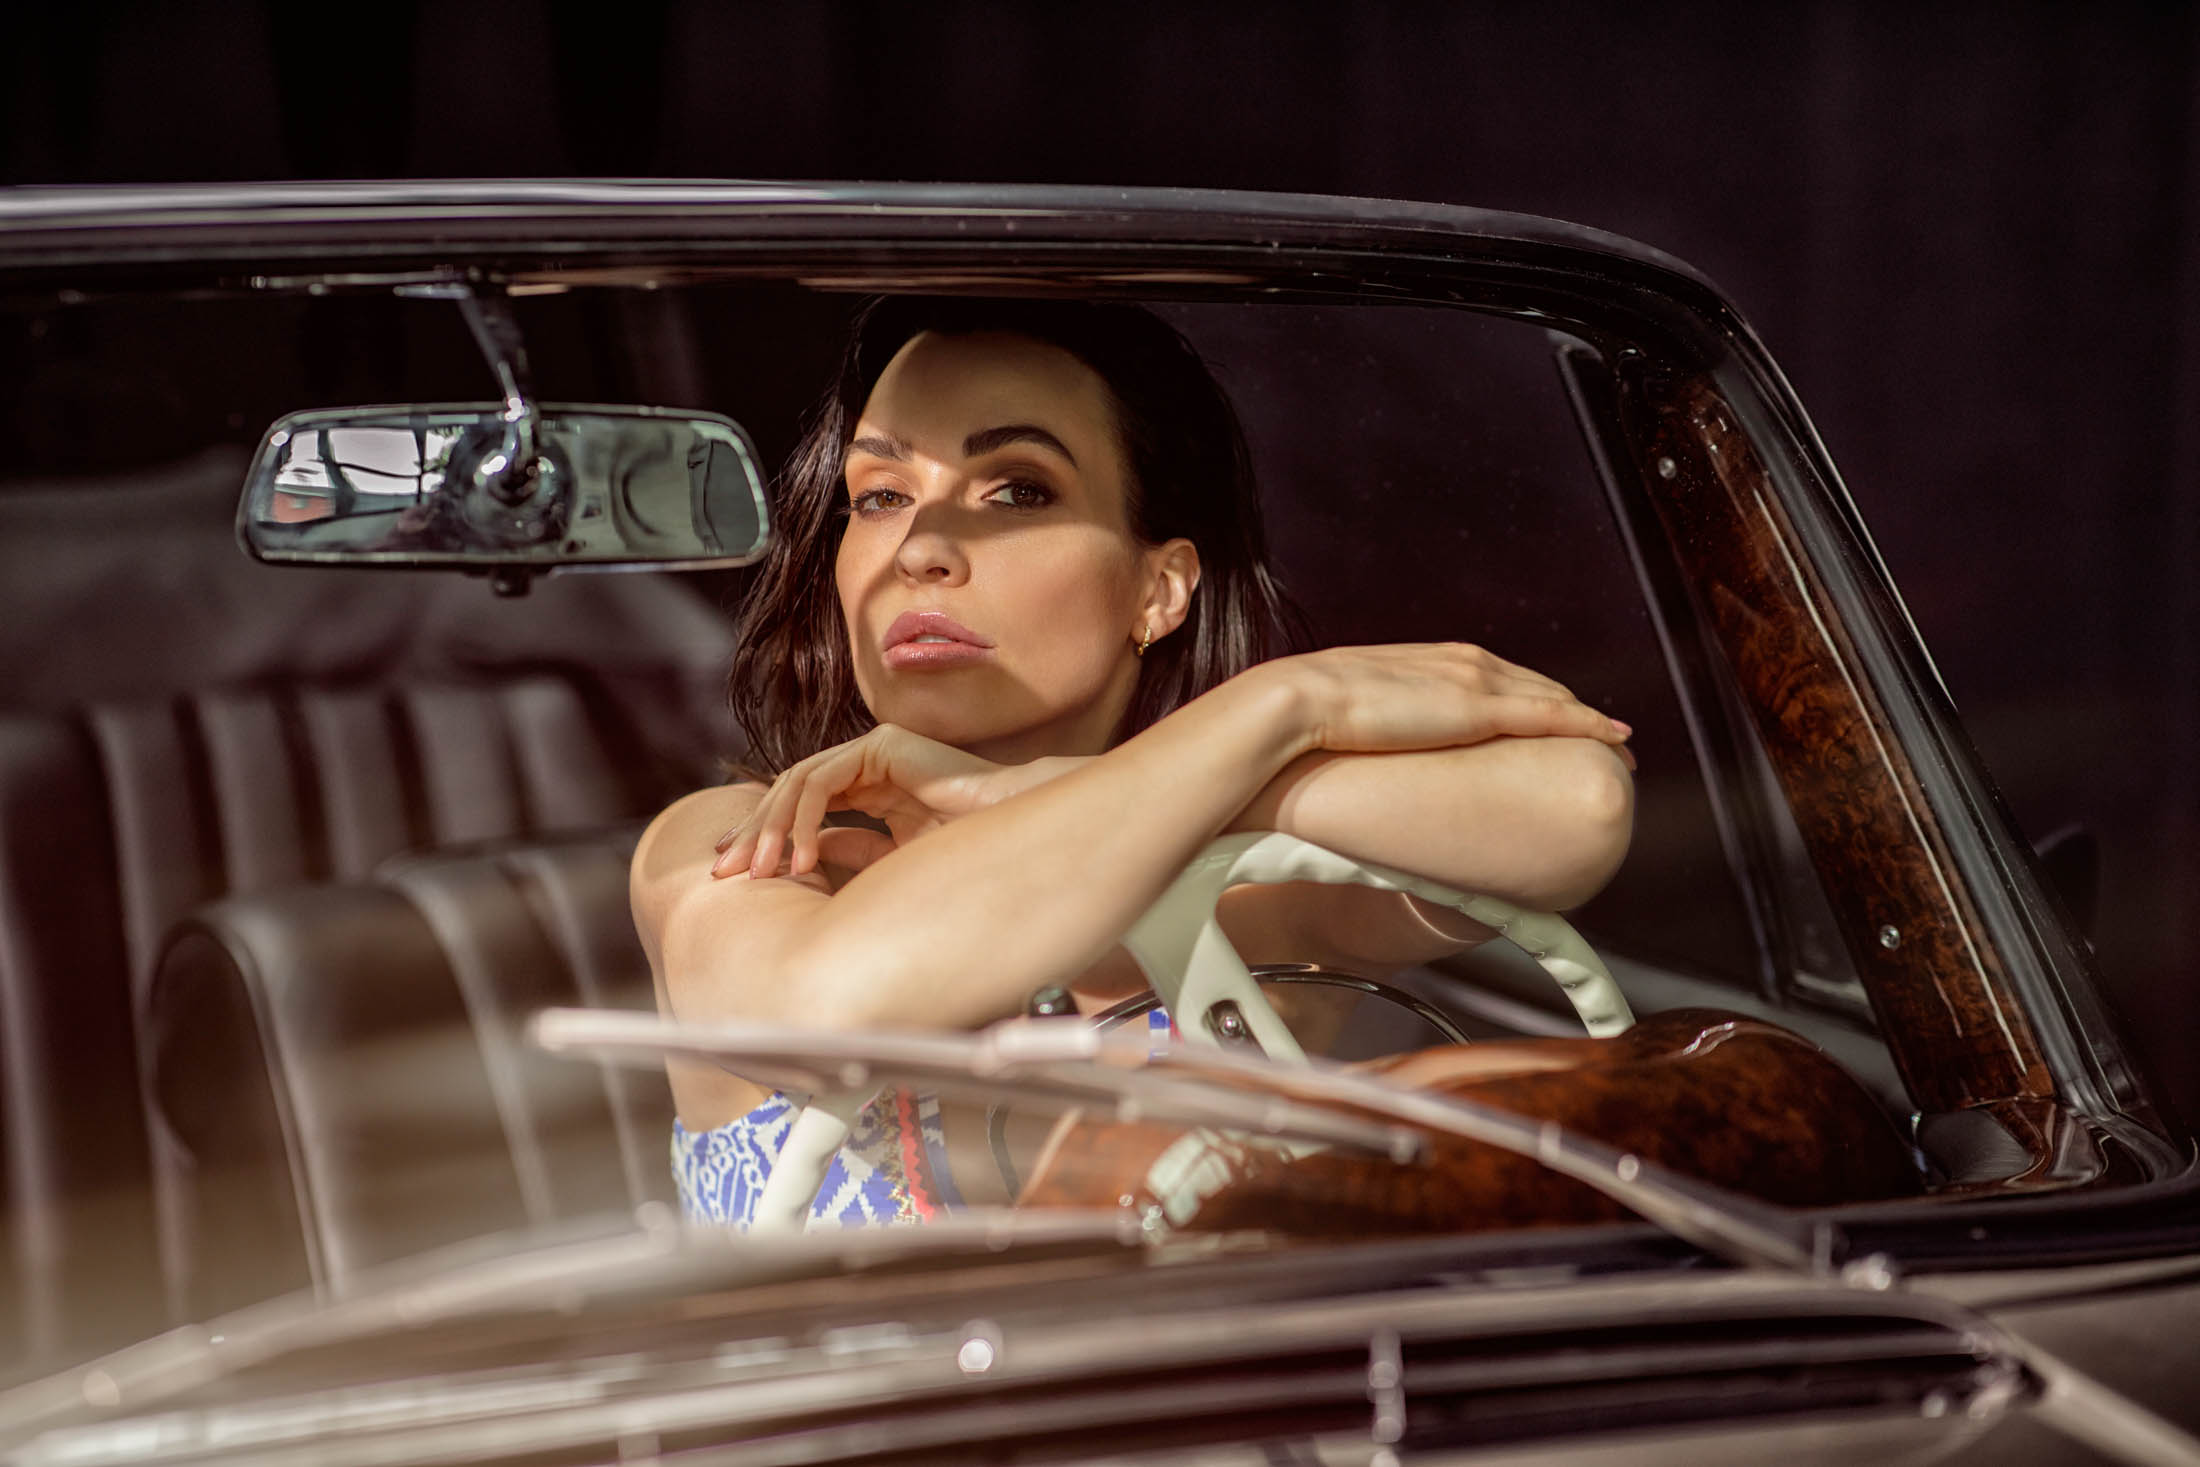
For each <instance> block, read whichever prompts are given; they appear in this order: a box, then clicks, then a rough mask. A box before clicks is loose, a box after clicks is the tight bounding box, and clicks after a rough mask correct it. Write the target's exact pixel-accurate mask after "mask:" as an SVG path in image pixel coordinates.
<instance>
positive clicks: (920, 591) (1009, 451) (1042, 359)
mask: <svg viewBox="0 0 2200 1467" xmlns="http://www.w3.org/2000/svg"><path fill="white" fill-rule="evenodd" d="M1127 488H1128V484H1127V472H1126V469H1125V465H1124V462H1123V454H1122V450H1121V448H1120V447H1119V445H1118V443H1117V437H1116V430H1115V418H1114V410H1113V407H1112V404H1111V402H1110V399H1109V395H1108V391H1107V388H1106V386H1105V384H1103V383H1102V382H1101V380H1100V378H1099V376H1098V375H1097V374H1095V373H1094V372H1093V371H1092V369H1091V368H1089V367H1087V366H1085V365H1084V364H1083V363H1082V362H1080V361H1078V360H1077V359H1076V358H1075V357H1073V356H1071V355H1070V354H1069V353H1067V352H1065V351H1063V350H1061V349H1060V348H1058V347H1053V346H1048V345H1046V344H1044V343H1041V342H1038V341H1034V340H1031V339H1029V338H1026V337H1021V336H1013V335H1005V334H995V333H979V334H971V335H955V336H945V335H939V334H935V333H931V332H927V333H924V334H921V335H919V336H916V337H914V338H912V339H911V340H910V342H909V343H908V344H907V345H906V346H904V347H903V348H902V349H901V351H900V352H899V353H898V354H896V356H895V357H894V359H893V360H892V361H891V362H890V363H888V364H887V367H886V370H885V372H884V373H882V374H881V375H880V377H879V380H878V385H877V386H876V387H875V388H873V389H872V392H871V398H870V401H869V402H868V403H866V404H865V405H864V408H863V414H862V417H861V418H860V419H859V421H858V422H857V424H856V429H855V433H854V435H853V437H852V439H851V440H850V443H849V446H848V454H847V483H846V490H847V495H848V500H849V508H848V518H847V523H846V528H845V530H844V532H843V534H842V536H841V541H840V552H839V557H838V560H837V562H836V566H835V580H836V582H837V585H838V588H839V592H840V607H841V612H842V615H843V616H844V618H845V619H846V621H847V626H848V640H849V645H850V650H851V652H852V654H853V661H854V665H855V676H856V687H857V689H858V690H859V691H860V692H861V693H862V695H863V701H864V703H865V704H866V705H868V706H869V708H870V710H871V714H872V716H873V717H875V718H876V719H878V720H879V721H880V722H881V723H897V724H900V725H902V726H903V727H905V728H909V729H912V730H914V731H915V732H917V733H921V734H924V735H926V736H928V737H930V738H935V739H939V740H941V741H942V742H944V743H950V744H954V745H956V746H957V747H960V748H964V749H968V750H970V751H971V752H973V753H978V754H982V755H984V756H986V757H988V758H992V759H997V760H1000V761H1002V762H1015V763H1020V762H1022V761H1024V760H1027V759H1032V758H1037V757H1039V756H1041V755H1045V754H1068V753H1097V752H1099V751H1100V750H1101V749H1103V748H1105V747H1106V744H1107V739H1108V735H1109V734H1110V733H1111V732H1112V731H1113V730H1114V728H1115V725H1116V723H1117V722H1118V721H1119V720H1120V718H1121V717H1122V714H1123V710H1124V709H1125V708H1126V707H1127V706H1128V705H1129V701H1130V696H1131V692H1132V690H1133V688H1134V686H1135V684H1136V681H1137V670H1138V663H1137V660H1136V657H1135V656H1134V648H1135V646H1136V643H1137V639H1138V636H1139V632H1140V627H1141V622H1142V621H1150V622H1154V623H1155V625H1154V626H1153V633H1154V635H1155V636H1156V637H1159V636H1161V635H1164V634H1165V633H1166V632H1167V631H1169V630H1172V629H1173V628H1174V626H1175V624H1176V621H1177V620H1179V619H1180V618H1181V611H1180V610H1177V611H1174V613H1173V614H1171V607H1170V604H1169V603H1170V602H1171V600H1172V598H1171V597H1170V596H1169V595H1168V587H1167V586H1166V585H1165V584H1163V583H1164V582H1165V580H1166V578H1167V574H1168V573H1169V567H1170V565H1171V564H1172V563H1174V564H1177V565H1179V566H1181V565H1182V564H1184V563H1186V562H1187V561H1188V563H1189V564H1190V566H1191V576H1192V578H1193V579H1194V580H1196V577H1197V561H1196V559H1195V558H1191V553H1190V547H1189V545H1188V544H1186V543H1185V542H1183V541H1173V542H1171V543H1170V545H1168V546H1160V547H1152V546H1145V545H1141V544H1140V543H1139V541H1138V539H1137V537H1136V536H1135V535H1134V534H1133V533H1132V532H1131V526H1130V518H1129V506H1128V499H1127ZM1171 557H1174V560H1173V562H1172V559H1171ZM1187 589H1188V588H1187ZM1157 591H1158V592H1159V597H1158V600H1157ZM1157 608H1158V611H1159V613H1160V614H1159V615H1157V614H1156V611H1157ZM1164 622H1165V623H1166V624H1165V625H1164V624H1161V623H1164Z"/></svg>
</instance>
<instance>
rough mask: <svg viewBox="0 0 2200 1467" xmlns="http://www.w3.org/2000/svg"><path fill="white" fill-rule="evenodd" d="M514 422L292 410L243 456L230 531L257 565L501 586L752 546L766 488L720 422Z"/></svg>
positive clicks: (490, 416)
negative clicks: (361, 569) (414, 572)
mask: <svg viewBox="0 0 2200 1467" xmlns="http://www.w3.org/2000/svg"><path fill="white" fill-rule="evenodd" d="M528 417H529V421H528V422H527V423H526V424H525V425H524V429H525V431H523V432H519V433H515V423H514V421H513V419H512V418H511V417H510V416H508V415H507V412H506V410H505V408H504V407H503V406H501V405H499V404H492V403H441V404H434V405H415V406H406V407H378V408H343V409H337V410H333V411H325V412H309V413H293V414H291V415H290V416H289V417H286V418H284V419H283V420H282V421H280V422H278V423H277V424H276V425H275V426H274V427H273V428H272V429H270V430H269V431H268V435H267V438H266V440H265V442H264V443H263V444H262V445H261V448H260V452H259V456H258V457H257V458H256V459H254V460H253V464H252V471H251V473H250V475H249V476H248V477H247V478H246V480H245V491H244V500H243V503H242V504H241V505H240V506H239V508H238V512H237V538H238V540H239V541H240V542H241V543H242V544H243V545H244V547H245V549H246V551H247V552H249V553H250V554H251V555H253V556H255V557H256V558H258V559H260V560H265V561H273V562H279V563H289V564H307V565H348V566H372V565H381V566H414V567H439V566H440V567H456V568H459V569H465V570H474V571H480V572H484V573H489V572H494V573H496V574H497V576H498V577H499V581H498V584H499V587H500V589H502V588H505V587H507V586H508V585H511V584H512V583H513V582H515V581H516V585H517V588H524V586H525V584H526V578H527V577H528V575H530V574H540V573H543V572H547V571H550V570H555V569H561V568H562V569H572V570H615V569H621V568H628V567H636V568H638V567H643V566H654V567H662V568H676V569H687V570H699V569H705V568H708V567H715V566H734V565H746V564H747V563H748V562H750V561H752V560H755V559H756V558H757V557H758V556H759V555H761V554H762V553H763V550H764V545H765V541H766V535H767V532H768V520H767V516H766V512H765V507H764V481H763V477H762V475H761V474H760V473H758V471H757V465H756V450H755V448H754V446H753V445H751V443H750V442H749V437H748V434H747V433H745V432H743V431H742V429H741V426H740V425H739V424H737V423H735V422H734V421H732V420H731V419H730V418H723V417H719V416H718V415H717V414H715V413H689V412H673V411H669V410H667V409H663V408H650V407H571V406H565V407H560V406H556V405H553V404H548V403H545V404H542V405H541V406H540V407H539V408H530V410H529V414H528ZM523 445H524V447H523ZM528 450H531V451H528Z"/></svg>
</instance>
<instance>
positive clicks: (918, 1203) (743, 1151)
mask: <svg viewBox="0 0 2200 1467" xmlns="http://www.w3.org/2000/svg"><path fill="white" fill-rule="evenodd" d="M797 1114H798V1112H797V1110H796V1107H795V1104H794V1102H793V1101H791V1100H789V1099H788V1098H787V1097H786V1096H785V1095H782V1094H780V1093H779V1092H778V1091H774V1092H772V1094H771V1095H770V1096H768V1097H766V1099H765V1101H764V1103H763V1104H762V1105H759V1106H758V1107H757V1108H756V1109H754V1110H752V1111H750V1112H749V1113H748V1114H747V1115H744V1116H736V1117H735V1118H734V1119H732V1120H730V1121H728V1122H726V1124H724V1125H722V1126H714V1127H712V1128H711V1129H710V1130H707V1131H700V1132H698V1131H690V1130H689V1129H688V1128H687V1127H685V1126H683V1125H681V1124H680V1122H679V1121H678V1120H677V1119H675V1120H674V1121H673V1123H672V1175H673V1178H674V1180H675V1181H676V1182H677V1183H678V1184H679V1189H680V1205H681V1206H682V1207H683V1208H684V1209H686V1211H687V1215H688V1216H689V1217H691V1218H693V1219H695V1220H696V1221H698V1222H717V1223H731V1224H733V1225H734V1226H735V1227H738V1228H746V1227H747V1226H748V1225H749V1224H750V1223H751V1222H752V1221H753V1220H754V1219H755V1217H756V1205H757V1203H758V1202H760V1201H762V1200H763V1196H764V1184H765V1182H767V1181H769V1180H770V1178H771V1174H772V1166H773V1164H774V1163H776V1162H777V1161H778V1160H779V1151H780V1148H781V1147H783V1146H785V1145H786V1144H787V1133H788V1132H789V1131H790V1130H792V1129H793V1128H794V1118H795V1116H796V1115H797ZM960 1206H962V1196H961V1194H960V1193H958V1192H957V1191H956V1190H955V1183H954V1180H953V1178H952V1177H950V1175H949V1174H948V1170H947V1140H946V1136H945V1133H944V1131H943V1130H942V1128H941V1124H940V1105H939V1101H938V1100H937V1099H936V1098H934V1097H932V1096H929V1095H914V1094H912V1093H911V1092H909V1091H907V1090H884V1091H881V1092H880V1093H879V1096H878V1098H877V1099H875V1100H873V1101H872V1102H871V1103H870V1104H869V1105H867V1106H865V1107H864V1108H863V1110H862V1112H861V1113H860V1114H858V1115H857V1117H856V1124H855V1128H854V1129H853V1130H852V1131H850V1132H849V1133H848V1142H847V1144H846V1145H844V1146H842V1147H841V1148H840V1150H839V1151H838V1152H836V1153H834V1155H833V1160H832V1165H830V1166H829V1167H827V1168H826V1170H825V1184H824V1185H823V1186H821V1187H819V1188H818V1189H817V1200H816V1202H814V1203H813V1204H811V1207H810V1217H811V1219H812V1220H813V1221H816V1222H837V1223H840V1224H842V1225H843V1226H846V1227H860V1226H862V1225H863V1224H865V1223H888V1222H923V1221H924V1220H925V1219H927V1218H931V1217H937V1216H938V1215H939V1214H940V1212H941V1211H942V1210H943V1209H945V1208H949V1207H960Z"/></svg>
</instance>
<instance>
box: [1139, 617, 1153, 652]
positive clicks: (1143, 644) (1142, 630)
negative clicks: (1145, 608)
mask: <svg viewBox="0 0 2200 1467" xmlns="http://www.w3.org/2000/svg"><path fill="white" fill-rule="evenodd" d="M1152 645H1153V623H1152V622H1145V623H1142V624H1141V625H1140V626H1139V628H1138V655H1139V656H1141V657H1143V656H1145V655H1146V649H1147V648H1148V647H1151V646H1152Z"/></svg>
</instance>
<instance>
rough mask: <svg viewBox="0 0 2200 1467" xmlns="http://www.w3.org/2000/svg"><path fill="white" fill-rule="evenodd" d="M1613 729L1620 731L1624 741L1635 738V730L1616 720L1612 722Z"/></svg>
mask: <svg viewBox="0 0 2200 1467" xmlns="http://www.w3.org/2000/svg"><path fill="white" fill-rule="evenodd" d="M1612 727H1614V728H1616V729H1618V730H1619V736H1620V737H1621V738H1623V739H1627V738H1633V737H1634V734H1635V730H1634V729H1633V728H1632V727H1631V726H1629V725H1627V724H1624V723H1621V722H1620V721H1619V720H1618V719H1616V718H1615V719H1613V720H1612Z"/></svg>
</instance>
